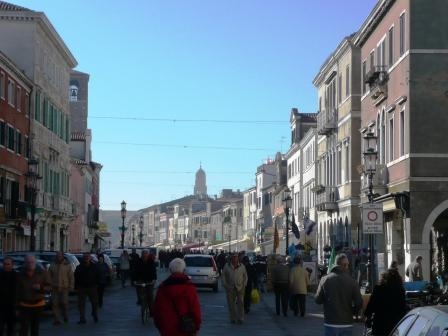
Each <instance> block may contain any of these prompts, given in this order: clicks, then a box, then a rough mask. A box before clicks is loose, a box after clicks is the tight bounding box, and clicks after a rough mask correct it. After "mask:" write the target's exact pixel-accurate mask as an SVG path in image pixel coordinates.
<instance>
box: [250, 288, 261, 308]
mask: <svg viewBox="0 0 448 336" xmlns="http://www.w3.org/2000/svg"><path fill="white" fill-rule="evenodd" d="M250 301H251V302H252V303H253V304H257V303H258V302H260V292H259V291H258V289H256V288H254V289H252V291H251V292H250Z"/></svg>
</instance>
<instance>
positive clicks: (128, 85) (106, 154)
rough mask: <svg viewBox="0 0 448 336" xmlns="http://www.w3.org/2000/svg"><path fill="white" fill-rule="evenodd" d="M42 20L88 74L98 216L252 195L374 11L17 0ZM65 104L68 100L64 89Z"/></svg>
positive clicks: (258, 1) (354, 2)
mask: <svg viewBox="0 0 448 336" xmlns="http://www.w3.org/2000/svg"><path fill="white" fill-rule="evenodd" d="M9 2H11V3H14V4H16V5H19V6H23V7H26V8H29V9H31V10H35V11H39V12H44V13H45V15H46V16H47V18H48V19H49V20H50V22H51V23H52V25H53V26H54V28H55V29H56V31H57V32H58V34H59V35H60V36H61V38H62V39H63V40H64V42H65V44H66V45H67V47H68V48H69V49H70V51H71V52H72V54H73V55H74V57H75V58H76V60H77V62H78V66H77V67H76V68H75V69H76V70H78V71H81V72H85V73H88V74H89V75H90V81H89V106H88V113H89V118H88V127H89V128H90V129H92V133H93V141H92V159H93V161H95V162H98V163H100V164H102V165H103V169H102V171H101V185H100V208H101V209H102V210H119V209H120V203H121V201H122V200H125V201H126V203H127V208H128V209H129V210H138V209H141V208H144V207H148V206H150V205H154V204H158V203H162V202H166V201H170V200H173V199H176V198H180V197H182V196H185V195H191V194H193V187H194V180H195V173H196V171H197V170H198V168H199V167H200V166H202V168H203V169H204V171H205V172H206V175H207V188H208V189H207V192H208V194H209V195H219V193H220V191H221V190H222V189H233V190H238V189H239V190H241V191H244V190H246V189H248V188H250V187H252V186H254V185H255V172H256V169H257V167H258V166H259V165H261V164H263V163H264V162H265V161H266V160H268V159H273V158H274V157H275V154H276V153H277V152H282V153H285V152H286V151H287V150H288V148H289V146H290V141H291V140H290V125H289V117H290V113H291V108H294V107H295V108H298V109H299V111H300V112H304V113H309V112H316V111H317V93H316V89H315V87H314V86H313V84H312V81H313V79H314V77H315V76H316V75H317V73H318V71H319V69H320V67H321V66H322V64H323V62H325V60H326V59H327V57H328V56H329V55H330V54H331V53H332V52H333V51H334V49H335V48H336V47H337V45H338V44H339V43H340V42H341V40H342V39H343V38H344V37H345V36H347V35H350V34H351V33H353V32H355V31H357V30H358V29H359V27H360V26H361V25H362V23H363V22H364V20H365V19H366V17H367V16H368V15H369V13H370V12H371V10H372V9H373V7H374V5H375V3H376V2H377V0H344V1H332V0H312V1H307V0H279V1H269V0H226V1H217V0H188V1H187V0H127V1H118V0H77V1H65V0H64V1H62V0H16V1H14V0H9ZM67 92H68V89H67Z"/></svg>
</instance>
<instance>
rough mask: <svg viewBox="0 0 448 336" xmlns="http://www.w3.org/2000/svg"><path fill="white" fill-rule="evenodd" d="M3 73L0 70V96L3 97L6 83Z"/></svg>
mask: <svg viewBox="0 0 448 336" xmlns="http://www.w3.org/2000/svg"><path fill="white" fill-rule="evenodd" d="M5 78H6V77H5V73H4V72H0V98H1V99H5V85H6V79H5Z"/></svg>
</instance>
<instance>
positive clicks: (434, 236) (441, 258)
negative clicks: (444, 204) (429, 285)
mask: <svg viewBox="0 0 448 336" xmlns="http://www.w3.org/2000/svg"><path fill="white" fill-rule="evenodd" d="M429 243H430V258H431V279H432V280H434V279H435V278H436V276H437V275H441V274H443V273H444V272H447V271H448V209H445V210H444V211H443V212H442V213H441V214H440V215H439V216H438V217H437V218H436V220H435V221H434V224H433V226H432V230H431V232H430V240H429Z"/></svg>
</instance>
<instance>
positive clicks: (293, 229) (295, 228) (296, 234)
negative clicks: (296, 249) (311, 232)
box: [291, 214, 300, 239]
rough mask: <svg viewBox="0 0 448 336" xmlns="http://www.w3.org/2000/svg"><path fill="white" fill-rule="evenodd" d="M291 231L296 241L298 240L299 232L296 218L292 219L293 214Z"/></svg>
mask: <svg viewBox="0 0 448 336" xmlns="http://www.w3.org/2000/svg"><path fill="white" fill-rule="evenodd" d="M291 230H292V233H294V236H295V237H296V238H297V239H300V231H299V227H298V226H297V224H296V218H295V217H294V214H292V221H291Z"/></svg>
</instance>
